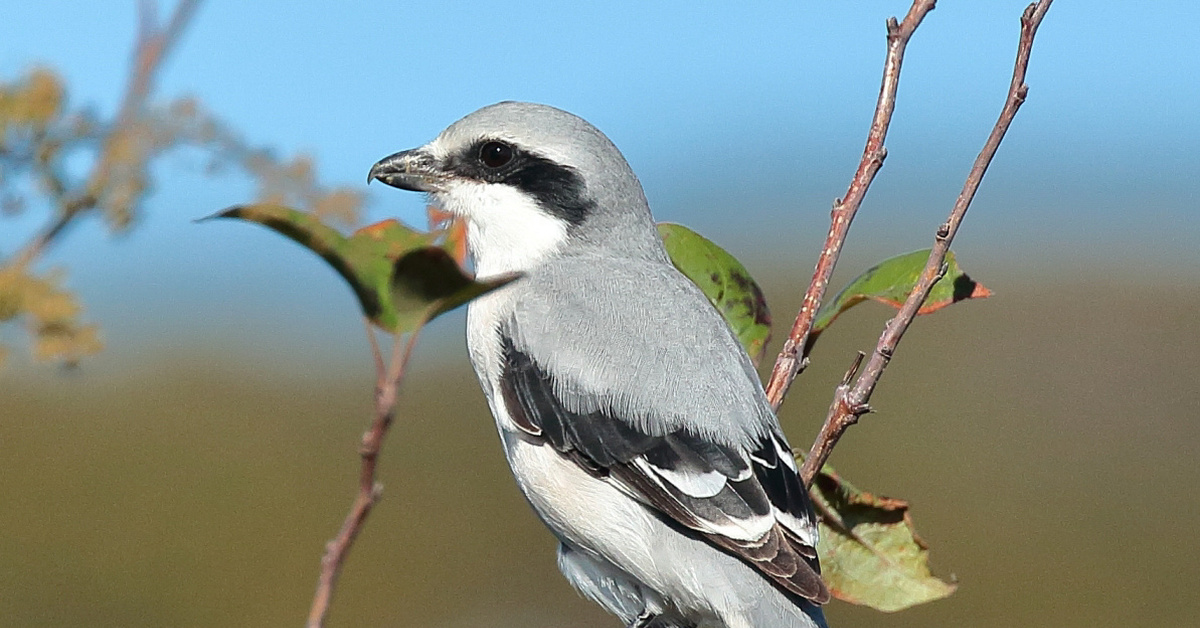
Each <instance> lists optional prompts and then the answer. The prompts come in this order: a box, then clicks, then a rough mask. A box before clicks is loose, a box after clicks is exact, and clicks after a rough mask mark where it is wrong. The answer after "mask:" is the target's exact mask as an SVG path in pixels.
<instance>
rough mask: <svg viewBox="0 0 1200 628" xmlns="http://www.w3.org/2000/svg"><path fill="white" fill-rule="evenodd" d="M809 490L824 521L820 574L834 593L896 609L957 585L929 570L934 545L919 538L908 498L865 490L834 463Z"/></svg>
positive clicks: (936, 596)
mask: <svg viewBox="0 0 1200 628" xmlns="http://www.w3.org/2000/svg"><path fill="white" fill-rule="evenodd" d="M810 494H811V495H812V497H813V502H814V505H815V507H816V509H817V511H818V514H819V515H820V520H821V524H820V528H821V539H820V541H819V542H818V543H817V553H818V555H819V556H820V558H821V576H822V577H823V578H824V579H825V584H826V585H828V586H829V590H830V591H831V592H832V593H833V595H834V597H837V598H838V599H840V600H844V601H847V602H852V603H854V604H861V605H863V606H869V607H871V608H874V609H877V610H881V611H886V612H893V611H899V610H903V609H906V608H908V607H910V606H914V605H917V604H922V603H924V602H931V601H933V600H938V599H941V598H944V597H946V596H948V595H950V594H951V593H954V590H955V589H956V588H957V587H958V585H957V584H956V583H953V582H946V581H944V580H941V579H940V578H938V577H936V576H934V575H933V574H932V572H931V571H930V569H929V548H928V546H926V545H925V542H924V541H922V540H921V537H919V536H917V531H916V529H915V528H914V526H913V522H912V519H911V518H910V517H909V513H908V502H906V501H904V500H901V499H893V498H890V497H879V496H876V495H872V494H870V493H865V492H862V491H860V490H858V489H857V488H855V487H854V486H852V485H851V484H850V483H848V482H846V481H845V480H842V479H841V477H839V476H838V475H837V473H836V472H834V471H833V469H831V468H830V467H829V466H826V467H825V469H823V470H822V471H821V473H820V474H818V475H817V478H816V479H815V480H814V481H813V488H812V490H811V491H810Z"/></svg>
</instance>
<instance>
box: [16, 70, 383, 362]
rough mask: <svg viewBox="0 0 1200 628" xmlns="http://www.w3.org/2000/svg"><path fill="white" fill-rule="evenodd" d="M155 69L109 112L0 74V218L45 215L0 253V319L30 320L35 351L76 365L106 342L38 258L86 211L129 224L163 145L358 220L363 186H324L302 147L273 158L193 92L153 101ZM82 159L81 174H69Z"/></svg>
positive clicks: (56, 89) (283, 196)
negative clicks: (105, 114)
mask: <svg viewBox="0 0 1200 628" xmlns="http://www.w3.org/2000/svg"><path fill="white" fill-rule="evenodd" d="M137 57H138V59H139V60H142V59H144V58H145V55H143V54H139V55H137ZM151 71H152V69H147V68H143V67H140V66H139V67H137V68H135V73H134V74H133V75H132V76H131V78H130V84H129V86H128V88H127V93H126V95H125V99H124V102H123V104H122V106H121V108H120V110H119V111H118V112H116V114H115V115H114V116H113V117H112V118H105V117H102V116H100V115H98V114H97V113H96V111H95V110H94V109H91V108H88V107H79V106H73V105H72V103H71V102H70V99H69V90H68V88H67V86H66V85H65V84H64V82H63V81H62V79H61V78H60V77H59V76H58V75H57V74H56V73H55V72H53V71H52V70H49V69H44V68H39V69H35V70H32V71H30V72H29V73H27V74H26V75H25V76H22V77H20V78H18V79H16V80H13V81H10V82H3V83H0V208H2V211H0V221H3V220H4V219H5V218H8V219H11V218H13V217H15V216H16V215H18V214H23V213H26V212H43V213H45V214H46V216H45V220H44V221H42V222H43V223H44V225H45V226H44V227H43V228H42V229H41V230H39V231H37V232H33V233H29V234H28V236H27V238H26V240H25V242H24V243H23V244H22V245H21V246H19V248H17V249H16V250H12V251H0V323H6V322H23V323H25V327H26V328H27V329H28V330H29V335H30V339H31V342H30V344H31V347H32V349H33V355H34V356H35V357H37V358H39V359H58V360H65V361H68V362H74V361H76V360H78V359H79V358H80V357H82V356H86V355H89V354H92V353H95V352H96V351H98V350H99V349H100V347H101V343H100V341H99V335H98V329H97V328H96V326H95V325H91V324H85V323H83V322H82V321H81V311H82V308H81V306H80V304H79V303H78V300H77V299H76V297H75V296H74V295H73V294H72V293H71V291H70V290H69V289H68V288H67V287H65V285H64V284H65V278H66V275H65V272H64V271H62V270H58V271H55V272H53V273H45V272H41V271H38V270H37V269H36V268H35V266H36V265H37V261H38V258H39V257H40V256H41V255H42V253H43V252H44V251H45V249H46V248H47V247H48V246H49V245H51V244H53V242H54V241H55V240H56V239H57V238H58V237H59V235H60V234H61V233H62V232H63V230H64V227H66V226H67V225H69V224H70V223H72V222H73V221H75V220H76V219H78V218H80V217H82V216H85V215H98V216H99V217H100V218H102V220H103V222H104V223H105V225H106V226H107V227H108V228H109V230H110V231H111V232H114V233H116V232H121V231H124V230H127V229H129V228H130V227H131V226H132V225H134V224H136V222H137V218H138V216H139V215H140V213H141V212H142V211H143V210H144V205H145V203H146V201H147V198H148V197H149V195H150V193H151V192H152V191H153V188H154V185H153V184H154V181H153V176H152V171H151V165H152V164H153V162H154V160H155V159H156V158H157V157H159V156H161V155H162V154H164V153H165V152H167V151H170V150H174V149H178V148H183V147H191V148H194V149H199V150H200V151H202V152H203V154H204V155H205V158H206V160H207V167H206V171H207V172H209V173H210V174H218V173H222V172H225V171H226V170H230V169H233V170H238V171H241V172H243V173H245V174H246V175H249V176H250V177H251V178H253V180H254V181H256V182H257V184H258V194H257V196H258V200H259V202H268V203H288V204H292V205H295V206H298V207H301V208H304V209H305V210H307V211H309V212H312V213H313V214H314V215H316V216H318V217H320V218H322V219H326V220H329V221H331V222H334V223H337V224H342V225H347V226H349V225H354V224H355V223H357V221H358V215H359V209H360V208H361V206H362V202H363V197H362V195H361V194H360V193H359V192H356V191H354V190H351V189H349V188H327V187H324V186H322V185H321V184H320V183H319V182H318V179H317V175H316V169H315V167H314V165H313V160H312V159H311V158H310V157H308V156H305V155H298V156H295V157H292V158H290V159H280V158H278V157H276V156H275V155H274V154H273V153H272V152H271V151H269V150H266V149H262V148H255V147H252V146H250V145H249V144H247V143H246V142H245V141H244V140H243V139H242V138H241V136H240V135H239V134H238V133H236V132H235V131H234V130H232V129H230V128H229V127H228V126H227V125H226V124H224V123H223V122H221V121H220V120H219V119H218V118H217V117H216V116H214V115H212V114H211V113H209V112H208V111H206V110H205V109H204V107H203V105H202V104H201V103H200V101H198V100H197V99H195V98H192V97H181V98H176V99H174V100H171V101H169V102H166V103H157V102H154V101H152V100H151V98H150V94H149V85H150V84H151V81H150V80H149V73H150V72H151ZM81 158H82V163H85V164H86V167H85V169H84V172H85V174H83V175H82V176H71V172H78V171H79V169H78V164H79V163H81ZM68 160H69V161H70V163H71V165H72V168H71V169H68V168H67V166H66V164H67V163H68ZM0 228H3V226H0ZM3 355H4V348H3V347H0V356H3Z"/></svg>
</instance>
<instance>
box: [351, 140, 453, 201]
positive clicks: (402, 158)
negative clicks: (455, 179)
mask: <svg viewBox="0 0 1200 628" xmlns="http://www.w3.org/2000/svg"><path fill="white" fill-rule="evenodd" d="M443 178H444V175H443V174H442V173H440V172H439V171H438V170H437V169H436V168H435V167H434V159H433V156H432V155H430V154H429V153H427V152H425V151H423V150H421V149H419V148H414V149H412V150H405V151H400V152H398V153H396V154H394V155H389V156H387V157H384V158H383V159H380V160H379V161H378V162H376V163H375V165H374V166H371V172H370V173H369V174H368V175H367V183H370V182H371V180H373V179H375V180H379V181H381V182H383V183H386V184H387V185H390V186H392V187H394V188H400V189H401V190H411V191H413V192H433V191H434V190H435V189H436V188H437V183H438V181H440V180H441V179H443Z"/></svg>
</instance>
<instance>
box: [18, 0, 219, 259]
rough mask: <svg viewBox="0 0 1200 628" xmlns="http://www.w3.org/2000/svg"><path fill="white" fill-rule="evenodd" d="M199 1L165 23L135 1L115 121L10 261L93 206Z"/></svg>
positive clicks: (190, 1)
mask: <svg viewBox="0 0 1200 628" xmlns="http://www.w3.org/2000/svg"><path fill="white" fill-rule="evenodd" d="M199 4H200V3H199V0H180V2H179V4H177V5H176V6H175V12H174V13H173V14H172V15H171V20H170V21H169V22H168V23H167V25H166V27H164V28H161V29H160V28H159V27H158V26H157V25H156V17H155V8H154V3H153V2H149V1H143V2H140V3H139V4H138V37H137V44H135V46H134V49H133V64H132V67H131V69H130V75H129V82H128V83H126V86H125V95H124V96H123V97H122V99H121V106H120V108H119V109H118V110H117V111H118V113H117V119H116V123H115V124H114V125H113V127H112V129H111V130H109V132H108V134H107V135H106V136H105V139H104V145H103V147H102V148H101V149H100V155H99V157H98V158H97V160H96V163H95V165H94V166H93V167H92V170H91V172H90V173H89V174H88V177H87V181H86V182H85V183H84V185H83V186H82V187H81V188H80V190H79V191H78V192H76V193H75V194H72V195H70V196H66V197H65V198H63V200H62V202H61V203H60V204H59V207H58V211H57V212H56V213H55V216H54V217H53V218H52V219H51V220H50V222H49V223H48V224H47V225H46V226H45V227H44V228H43V229H42V230H41V231H40V232H39V233H38V234H37V235H35V236H34V237H33V238H32V239H30V241H29V242H28V243H26V245H25V246H24V247H22V248H21V249H20V250H19V251H17V253H16V254H14V255H13V257H12V259H11V260H10V263H11V264H12V265H13V266H28V265H29V264H30V263H31V262H33V261H34V260H35V259H37V258H38V257H39V256H40V255H41V254H42V253H43V252H44V251H45V250H46V247H48V246H49V245H50V243H51V242H53V241H54V240H55V239H56V238H57V237H58V236H59V235H60V234H61V233H62V232H63V230H64V229H66V228H67V227H68V226H70V224H71V223H72V222H74V221H75V219H76V218H78V217H79V216H81V215H83V214H85V213H87V212H88V211H90V210H92V209H95V208H96V206H97V205H99V203H100V198H101V194H102V192H103V190H104V187H105V185H106V183H107V182H108V180H109V177H110V176H111V172H112V169H113V165H114V163H115V162H116V161H117V160H118V159H119V156H118V152H119V149H120V146H121V142H122V140H123V139H124V136H125V134H127V133H130V132H132V130H133V128H134V127H135V126H136V122H137V119H138V117H139V116H140V115H141V113H142V111H143V110H144V109H145V106H146V100H147V99H148V98H149V97H150V92H151V91H152V90H153V88H154V79H155V78H156V76H157V74H158V70H159V68H160V67H162V63H163V61H164V60H165V59H166V57H167V55H168V53H170V51H171V49H172V48H173V47H174V45H175V43H176V42H177V41H178V40H179V37H180V35H181V34H182V33H183V31H184V29H185V28H186V27H187V24H188V22H189V21H190V20H191V18H192V15H194V14H195V12H196V8H197V7H198V6H199Z"/></svg>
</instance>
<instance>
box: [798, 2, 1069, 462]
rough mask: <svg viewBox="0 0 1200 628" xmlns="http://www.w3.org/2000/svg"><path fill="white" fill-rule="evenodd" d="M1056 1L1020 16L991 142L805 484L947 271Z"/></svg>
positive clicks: (838, 401) (836, 407)
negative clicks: (1008, 79)
mask: <svg viewBox="0 0 1200 628" xmlns="http://www.w3.org/2000/svg"><path fill="white" fill-rule="evenodd" d="M1052 1H1053V0H1039V1H1038V2H1035V3H1033V4H1031V5H1029V6H1028V7H1027V8H1026V9H1025V12H1024V13H1023V14H1022V15H1021V37H1020V41H1019V44H1018V45H1017V59H1016V63H1015V66H1014V68H1013V77H1012V82H1011V83H1010V84H1009V88H1008V96H1007V98H1006V99H1005V101H1004V108H1003V109H1002V110H1001V112H1000V118H999V119H998V120H997V121H996V124H995V126H993V127H992V132H991V134H990V135H989V136H988V139H987V142H985V143H984V145H983V150H981V151H980V152H979V156H978V157H976V158H975V164H974V165H973V166H972V167H971V172H970V173H969V174H968V175H967V180H966V182H965V183H964V184H963V189H962V192H961V193H959V195H958V200H957V201H955V203H954V209H953V210H952V211H951V212H950V217H949V218H948V219H947V220H946V222H945V223H943V224H942V225H941V226H940V227H938V229H937V233H936V237H935V240H934V245H933V250H932V251H931V252H930V253H929V259H928V261H926V262H925V268H924V270H922V271H921V278H920V279H919V280H918V281H917V284H916V286H914V287H913V290H912V292H911V293H909V295H908V299H906V300H905V301H904V305H903V306H902V307H901V308H900V311H899V312H897V313H896V316H895V317H893V318H892V319H891V320H889V321H888V322H887V325H886V326H885V327H884V330H883V334H882V335H881V336H880V337H879V342H878V343H877V344H876V345H875V351H874V352H872V353H871V357H870V359H869V360H867V363H866V365H865V366H864V367H863V370H862V373H861V374H860V375H859V376H858V379H857V380H856V381H855V382H854V385H853V386H852V387H851V386H848V385H846V384H844V385H842V386H839V387H838V389H837V392H836V393H835V394H834V400H833V403H832V405H831V406H830V408H829V415H828V416H827V417H826V419H825V423H824V425H822V426H821V432H820V434H818V435H817V439H816V441H815V442H814V443H813V446H812V448H811V449H810V450H809V453H808V456H807V457H806V458H805V460H804V465H803V466H802V467H801V469H800V475H801V476H802V477H803V479H804V482H805V485H810V484H811V483H812V480H813V477H815V476H816V474H817V471H818V470H819V469H820V468H821V467H822V466H824V464H825V461H826V460H827V459H828V458H829V454H830V452H832V451H833V447H834V445H836V444H837V442H838V439H839V438H841V436H842V434H843V433H844V432H845V431H846V429H847V428H848V427H850V426H851V425H853V424H855V423H857V422H858V417H860V416H862V415H863V414H865V413H867V412H869V411H870V406H868V405H867V402H868V401H869V400H870V398H871V393H873V392H874V391H875V386H876V384H878V383H879V378H880V377H881V376H882V375H883V369H884V368H886V367H887V365H888V362H889V361H890V360H891V359H892V355H893V353H894V352H895V350H896V346H897V345H899V344H900V339H901V337H903V336H904V332H905V331H906V330H907V329H908V326H909V325H910V324H912V321H913V319H914V318H916V316H917V311H918V310H919V309H920V308H921V305H922V304H923V303H924V302H925V299H926V297H928V296H929V291H930V290H932V289H933V286H934V284H936V283H937V282H938V280H939V279H941V278H942V276H943V275H944V274H945V273H946V264H945V260H946V252H947V251H949V250H950V243H951V241H953V240H954V235H955V234H956V233H957V232H958V227H959V225H960V224H962V220H963V217H964V216H966V214H967V209H968V208H969V207H970V206H971V201H972V199H974V198H975V192H976V191H977V190H978V189H979V184H980V183H981V182H982V181H983V175H984V173H986V172H987V169H988V166H989V165H990V164H991V162H992V158H993V157H995V155H996V150H997V149H999V148H1000V142H1001V141H1003V140H1004V135H1005V133H1007V132H1008V127H1009V126H1010V125H1011V124H1012V121H1013V118H1014V117H1015V116H1016V115H1017V110H1018V109H1019V108H1020V107H1021V104H1022V103H1024V102H1025V96H1026V94H1027V93H1028V92H1029V87H1028V86H1027V85H1025V72H1026V70H1027V69H1028V68H1029V54H1030V52H1031V51H1032V49H1033V37H1034V35H1036V34H1037V29H1038V25H1040V24H1041V22H1042V18H1043V17H1044V16H1045V15H1046V11H1047V10H1048V9H1049V8H1050V3H1051V2H1052ZM847 384H848V382H847Z"/></svg>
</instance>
